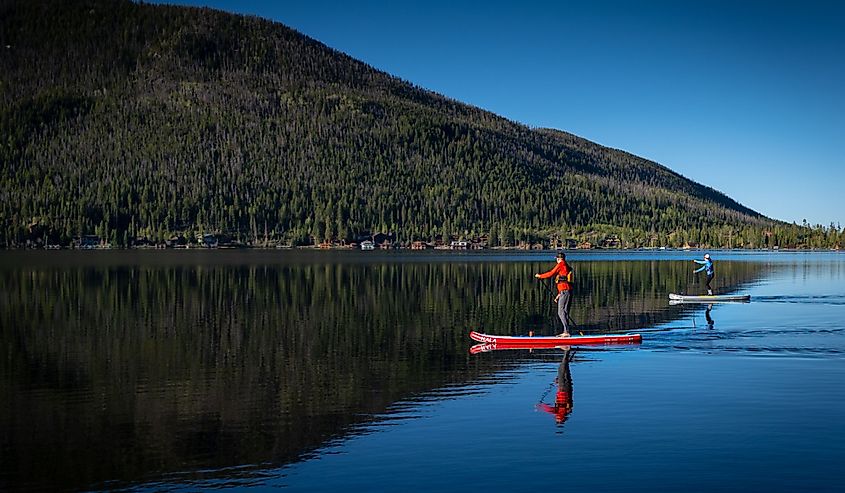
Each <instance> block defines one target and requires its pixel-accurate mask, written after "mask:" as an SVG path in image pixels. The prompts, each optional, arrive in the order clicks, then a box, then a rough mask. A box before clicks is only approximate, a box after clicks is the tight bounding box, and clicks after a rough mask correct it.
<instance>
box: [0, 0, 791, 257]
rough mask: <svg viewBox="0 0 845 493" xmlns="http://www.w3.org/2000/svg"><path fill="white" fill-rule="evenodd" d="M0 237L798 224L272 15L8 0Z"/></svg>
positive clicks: (711, 228) (511, 232)
mask: <svg viewBox="0 0 845 493" xmlns="http://www.w3.org/2000/svg"><path fill="white" fill-rule="evenodd" d="M0 163H2V174H0V196H2V201H0V244H3V245H6V246H9V247H15V246H22V245H27V244H29V245H43V244H68V243H70V242H71V240H72V238H74V237H80V236H82V235H87V234H97V235H100V236H101V237H102V238H104V239H105V240H107V241H110V242H111V243H112V244H116V245H128V244H131V243H133V242H135V241H138V239H139V238H146V239H148V240H150V241H153V242H161V241H162V240H164V239H165V238H169V237H171V236H173V235H185V236H187V237H189V238H193V237H194V236H195V235H196V234H198V233H202V232H215V233H219V234H224V235H228V236H230V237H231V238H234V239H236V240H238V241H240V242H243V243H252V244H263V243H265V242H267V241H272V242H280V243H293V244H309V243H317V242H322V241H326V240H333V241H339V240H348V241H354V240H356V239H360V238H361V237H362V236H364V235H367V234H372V233H374V232H385V233H386V232H390V233H392V234H394V235H396V237H398V238H399V239H400V240H403V241H410V240H432V239H435V238H444V239H445V238H449V237H452V238H456V237H480V236H482V235H488V236H489V242H490V244H491V245H496V244H503V245H514V244H516V243H518V242H528V243H534V242H537V241H542V242H545V243H547V244H548V243H549V242H550V241H551V240H555V239H559V240H567V239H568V240H570V242H572V241H582V240H584V239H591V238H592V239H594V241H595V240H598V239H601V238H606V237H611V238H616V239H618V241H617V242H616V244H621V245H625V246H640V245H648V244H651V245H670V244H678V245H680V244H684V243H688V242H691V243H697V244H702V245H708V246H760V245H763V246H766V245H768V246H771V245H774V244H781V245H787V244H789V243H790V242H792V243H795V242H800V241H801V239H800V236H801V234H802V232H801V230H800V228H798V227H795V226H791V225H786V224H784V223H781V222H778V221H774V220H772V219H769V218H767V217H764V216H763V215H761V214H759V213H757V212H755V211H753V210H751V209H748V208H747V207H744V206H742V205H741V204H739V203H737V202H736V201H734V200H733V199H731V198H730V197H727V196H726V195H724V194H722V193H720V192H718V191H716V190H714V189H712V188H710V187H707V186H705V185H702V184H699V183H695V182H693V181H691V180H688V179H686V178H684V177H683V176H681V175H679V174H677V173H675V172H673V171H672V170H670V169H668V168H666V167H665V166H662V165H660V164H657V163H655V162H651V161H648V160H646V159H643V158H639V157H637V156H634V155H632V154H629V153H626V152H623V151H619V150H615V149H610V148H607V147H603V146H600V145H597V144H595V143H592V142H590V141H588V140H585V139H583V138H580V137H577V136H575V135H572V134H568V133H565V132H561V131H557V130H548V129H533V128H530V127H527V126H525V125H521V124H518V123H515V122H512V121H509V120H507V119H505V118H502V117H500V116H497V115H495V114H493V113H490V112H488V111H484V110H482V109H479V108H475V107H472V106H469V105H466V104H462V103H460V102H458V101H455V100H452V99H449V98H447V97H444V96H441V95H439V94H436V93H433V92H431V91H427V90H425V89H423V88H420V87H417V86H415V85H413V84H411V83H408V82H405V81H402V80H400V79H398V78H396V77H393V76H391V75H389V74H387V73H384V72H382V71H379V70H377V69H375V68H373V67H371V66H368V65H366V64H364V63H362V62H360V61H357V60H355V59H353V58H351V57H349V56H347V55H345V54H343V53H341V52H339V51H337V50H334V49H331V48H329V47H327V46H325V45H323V44H322V43H320V42H318V41H315V40H313V39H311V38H308V37H307V36H304V35H302V34H300V33H298V32H296V31H294V30H292V29H290V28H288V27H285V26H284V25H282V24H279V23H275V22H271V21H268V20H264V19H260V18H256V17H245V16H239V15H232V14H228V13H224V12H220V11H215V10H211V9H197V8H186V7H175V6H159V5H146V4H142V3H135V2H130V1H125V0H114V1H109V0H82V1H49V0H45V1H20V0H11V1H4V2H2V3H0Z"/></svg>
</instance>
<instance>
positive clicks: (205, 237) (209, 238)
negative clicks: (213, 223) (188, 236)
mask: <svg viewBox="0 0 845 493" xmlns="http://www.w3.org/2000/svg"><path fill="white" fill-rule="evenodd" d="M197 241H199V243H200V246H202V247H205V248H217V235H215V234H213V233H204V234H203V233H197Z"/></svg>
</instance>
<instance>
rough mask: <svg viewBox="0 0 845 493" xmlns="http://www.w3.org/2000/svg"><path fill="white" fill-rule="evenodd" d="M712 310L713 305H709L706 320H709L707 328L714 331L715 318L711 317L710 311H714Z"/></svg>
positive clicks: (706, 310)
mask: <svg viewBox="0 0 845 493" xmlns="http://www.w3.org/2000/svg"><path fill="white" fill-rule="evenodd" d="M712 309H713V303H710V304H709V305H707V308H706V309H705V310H704V318H706V319H707V328H708V329H712V328H713V324H714V322H713V317H711V316H710V310H712Z"/></svg>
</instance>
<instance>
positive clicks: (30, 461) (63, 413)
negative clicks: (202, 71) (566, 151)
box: [0, 250, 845, 491]
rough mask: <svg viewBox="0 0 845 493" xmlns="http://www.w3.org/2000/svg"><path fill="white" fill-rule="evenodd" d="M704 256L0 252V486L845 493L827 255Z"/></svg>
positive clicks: (838, 279)
mask: <svg viewBox="0 0 845 493" xmlns="http://www.w3.org/2000/svg"><path fill="white" fill-rule="evenodd" d="M712 253H713V257H714V260H715V262H716V280H715V281H714V286H715V287H716V291H717V292H718V293H747V294H750V295H751V296H752V298H751V302H749V303H725V304H713V305H712V306H710V305H703V304H680V305H672V304H670V303H669V301H668V293H670V292H681V293H691V294H700V293H702V291H703V289H704V288H703V279H702V278H701V277H696V276H694V275H693V274H692V270H693V269H694V268H696V267H697V266H696V265H695V264H693V263H692V262H691V261H690V260H691V259H692V258H700V257H701V255H702V252H677V251H667V252H658V251H649V252H572V253H571V254H570V255H569V256H568V257H569V258H568V260H569V261H570V264H571V265H572V267H573V268H574V269H575V273H576V277H575V282H574V301H573V305H572V312H571V315H572V318H573V320H574V321H575V323H576V324H577V327H576V330H578V331H581V332H583V333H585V334H586V333H589V334H598V333H625V332H634V331H636V332H638V333H640V334H642V335H643V342H642V343H641V344H636V345H621V346H590V347H583V348H575V349H571V350H569V351H564V350H562V349H542V350H539V349H535V350H511V351H491V352H484V353H480V354H470V352H469V349H470V347H471V346H472V345H473V344H474V343H473V341H471V340H470V339H469V338H468V333H469V331H470V330H481V331H482V332H487V333H495V334H503V335H524V334H527V333H528V332H529V331H532V332H533V333H534V334H536V335H542V334H548V335H551V334H555V333H558V332H560V327H559V322H556V320H555V313H554V306H553V305H552V303H551V295H550V294H549V291H548V289H547V287H546V285H544V284H542V283H540V282H539V281H537V280H536V279H534V278H533V274H534V273H536V272H541V271H544V270H548V269H549V268H551V267H552V266H553V264H554V262H553V259H552V257H553V255H552V254H551V253H548V252H545V253H533V252H532V253H528V252H524V253H523V252H507V251H501V252H499V251H496V252H490V251H487V252H482V253H474V252H468V253H456V252H420V253H415V252H380V251H375V252H352V251H348V252H346V251H342V252H339V251H335V252H315V251H198V250H184V251H103V252H78V251H55V252H34V251H31V252H14V251H11V252H0V354H1V355H2V356H1V357H0V490H4V491H5V490H7V491H56V490H63V491H67V490H74V491H76V490H128V491H160V490H182V491H196V490H207V489H225V488H237V489H254V490H264V489H268V490H270V489H278V488H284V489H286V490H289V491H336V490H339V489H341V488H344V489H346V490H348V491H399V490H408V489H409V490H412V491H466V490H467V489H471V490H479V489H480V490H484V489H488V490H491V491H535V490H536V489H538V488H553V487H554V488H564V489H569V490H574V491H584V490H595V491H652V490H654V489H662V490H669V491H677V490H685V491H749V490H754V491H796V490H797V491H810V490H812V491H841V490H842V489H843V488H845V486H843V485H842V479H841V475H840V474H839V470H840V468H841V464H842V463H843V461H845V424H843V423H842V421H841V419H842V417H843V415H844V414H843V413H845V392H842V389H841V386H842V382H844V381H845V255H843V254H837V253H790V252H781V253H750V252H718V251H717V252H712ZM698 276H701V274H699V275H698Z"/></svg>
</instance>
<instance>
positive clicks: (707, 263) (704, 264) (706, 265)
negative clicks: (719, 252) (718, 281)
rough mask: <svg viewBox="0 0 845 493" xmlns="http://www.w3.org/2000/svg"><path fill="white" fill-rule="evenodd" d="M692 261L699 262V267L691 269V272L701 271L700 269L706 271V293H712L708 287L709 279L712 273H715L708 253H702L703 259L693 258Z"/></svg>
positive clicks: (711, 277) (711, 289)
mask: <svg viewBox="0 0 845 493" xmlns="http://www.w3.org/2000/svg"><path fill="white" fill-rule="evenodd" d="M693 262H695V263H696V264H701V267H699V268H698V269H696V270H694V271H692V273H693V274H695V273H697V272H701V271H706V272H705V273H706V274H707V294H708V295H712V294H713V288H712V287H710V281H712V280H713V275H714V274H715V270H713V261H712V260H710V254H709V253H705V254H704V260H693Z"/></svg>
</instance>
